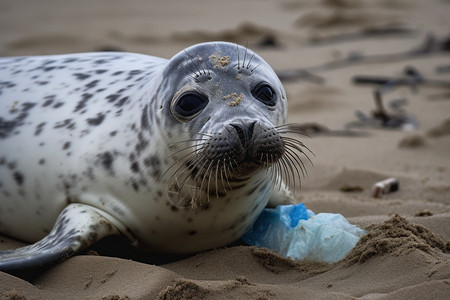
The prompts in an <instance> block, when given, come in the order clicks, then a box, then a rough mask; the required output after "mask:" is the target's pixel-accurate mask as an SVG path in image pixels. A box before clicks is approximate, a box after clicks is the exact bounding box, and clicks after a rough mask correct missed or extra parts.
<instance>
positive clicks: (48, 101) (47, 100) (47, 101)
mask: <svg viewBox="0 0 450 300" xmlns="http://www.w3.org/2000/svg"><path fill="white" fill-rule="evenodd" d="M55 98H56V95H50V96H46V97H44V99H45V102H44V103H43V104H42V107H47V106H50V105H51V104H52V103H53V101H54V100H55Z"/></svg>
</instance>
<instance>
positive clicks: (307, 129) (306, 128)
mask: <svg viewBox="0 0 450 300" xmlns="http://www.w3.org/2000/svg"><path fill="white" fill-rule="evenodd" d="M296 129H297V130H298V131H299V132H301V133H303V134H305V135H307V136H313V135H321V136H345V137H363V136H368V135H369V133H367V132H363V131H354V130H349V129H344V130H334V129H329V128H328V127H326V126H324V125H322V124H319V123H316V122H311V123H300V124H297V125H296Z"/></svg>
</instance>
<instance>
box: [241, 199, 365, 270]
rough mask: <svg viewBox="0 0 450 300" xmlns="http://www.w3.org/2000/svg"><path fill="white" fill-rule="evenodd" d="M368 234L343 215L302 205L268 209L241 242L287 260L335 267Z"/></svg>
mask: <svg viewBox="0 0 450 300" xmlns="http://www.w3.org/2000/svg"><path fill="white" fill-rule="evenodd" d="M365 233H366V232H365V231H364V230H363V229H361V228H359V227H357V226H356V225H352V224H350V223H349V222H348V221H347V219H345V217H344V216H342V215H341V214H332V213H319V214H315V213H314V212H312V211H311V210H309V209H306V207H305V205H304V204H303V203H299V204H297V205H280V206H277V207H276V208H265V209H264V210H263V212H262V213H261V215H260V216H259V217H258V219H257V220H256V222H255V223H254V224H253V225H252V227H251V228H250V230H249V231H248V232H247V233H246V234H245V235H244V236H243V237H241V239H242V240H243V241H244V242H245V243H247V244H248V245H252V246H257V247H264V248H268V249H270V250H273V251H275V252H276V253H278V254H280V255H281V256H284V257H289V258H292V259H297V260H306V261H315V262H327V263H333V262H336V261H339V260H341V259H343V258H344V257H345V256H346V255H347V253H349V252H350V251H351V250H352V249H353V247H354V246H355V245H356V243H357V242H358V241H359V239H360V238H361V237H362V236H363V235H364V234H365Z"/></svg>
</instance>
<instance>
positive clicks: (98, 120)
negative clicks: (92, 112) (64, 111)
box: [86, 113, 105, 126]
mask: <svg viewBox="0 0 450 300" xmlns="http://www.w3.org/2000/svg"><path fill="white" fill-rule="evenodd" d="M104 119H105V115H104V114H102V113H98V114H97V117H96V118H89V119H86V122H87V123H88V124H89V125H91V126H97V125H100V124H101V123H102V122H103V120H104Z"/></svg>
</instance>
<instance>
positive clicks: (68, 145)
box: [62, 142, 70, 150]
mask: <svg viewBox="0 0 450 300" xmlns="http://www.w3.org/2000/svg"><path fill="white" fill-rule="evenodd" d="M69 147H70V142H65V143H64V145H63V147H62V148H63V150H67V149H69Z"/></svg>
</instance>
